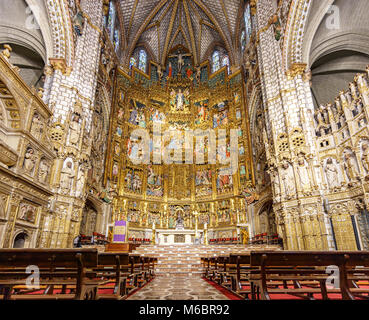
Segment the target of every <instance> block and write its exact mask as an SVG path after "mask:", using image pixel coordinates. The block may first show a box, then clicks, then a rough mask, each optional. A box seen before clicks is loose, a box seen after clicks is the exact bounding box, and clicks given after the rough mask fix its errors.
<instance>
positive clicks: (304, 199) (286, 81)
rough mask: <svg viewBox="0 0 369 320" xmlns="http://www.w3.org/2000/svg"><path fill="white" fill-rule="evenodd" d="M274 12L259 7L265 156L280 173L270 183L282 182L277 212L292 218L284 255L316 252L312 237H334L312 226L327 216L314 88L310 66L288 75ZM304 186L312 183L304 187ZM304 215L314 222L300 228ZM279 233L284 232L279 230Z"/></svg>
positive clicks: (261, 1)
mask: <svg viewBox="0 0 369 320" xmlns="http://www.w3.org/2000/svg"><path fill="white" fill-rule="evenodd" d="M276 12H277V4H276V2H272V4H271V1H269V0H258V1H257V3H256V13H255V17H254V22H255V24H256V27H255V28H254V29H256V30H260V32H259V36H260V38H259V43H258V58H259V62H260V74H261V76H262V92H263V100H264V105H265V107H264V109H265V110H266V114H265V118H266V122H267V124H266V126H267V128H266V129H267V134H268V136H269V140H271V141H273V144H271V145H273V148H270V147H269V151H268V152H267V153H269V155H270V156H269V159H268V161H269V163H270V164H273V166H274V167H275V168H276V173H277V174H276V175H274V176H273V177H272V182H273V183H274V180H275V179H278V181H277V182H276V184H278V183H279V181H280V182H281V188H280V189H281V190H280V192H281V196H280V199H279V198H278V199H275V203H274V210H276V211H277V212H278V211H279V210H280V209H282V208H285V209H283V211H287V212H288V213H287V214H286V216H285V218H284V224H285V229H284V230H285V233H286V234H285V235H283V234H280V236H281V237H283V238H284V239H285V240H286V242H285V249H294V250H296V249H298V250H309V249H316V244H313V242H314V241H312V232H313V233H315V232H319V233H320V234H319V236H318V235H317V236H318V237H319V238H321V237H331V232H330V227H329V225H328V224H325V225H324V230H320V229H319V230H316V229H314V231H312V230H313V225H312V224H313V222H312V220H314V219H316V216H317V215H318V213H319V212H324V211H323V207H322V205H321V203H322V199H321V194H320V192H319V187H318V186H319V185H321V183H322V181H323V179H322V176H321V171H320V161H319V156H318V150H317V149H316V146H315V131H314V127H313V126H312V125H311V115H312V114H314V105H313V100H312V94H311V90H310V84H309V81H307V79H306V77H305V74H306V67H307V66H306V64H295V65H292V66H291V68H290V70H287V71H286V70H283V65H282V50H281V46H282V45H281V43H280V41H278V40H277V39H276V36H275V34H274V29H273V25H271V23H270V19H271V18H272V17H273V16H274V15H275V13H276ZM278 176H279V178H278ZM304 180H305V181H306V180H308V181H310V183H309V184H308V185H306V184H304V185H302V181H304ZM317 203H320V208H318V209H317V210H314V211H313V213H311V212H310V213H309V212H308V211H307V207H309V206H311V205H312V206H316V204H317ZM305 215H307V216H310V218H308V217H307V218H306V220H305V222H304V223H302V220H301V219H302V217H304V216H305ZM311 215H312V216H311ZM280 221H281V220H280ZM304 224H305V228H304ZM307 225H309V227H306V226H307ZM278 229H279V232H281V227H279V228H278ZM327 230H328V232H327ZM326 240H327V239H326ZM323 242H324V240H323ZM327 242H328V243H331V241H327ZM321 249H323V248H321ZM329 249H332V247H330V248H329Z"/></svg>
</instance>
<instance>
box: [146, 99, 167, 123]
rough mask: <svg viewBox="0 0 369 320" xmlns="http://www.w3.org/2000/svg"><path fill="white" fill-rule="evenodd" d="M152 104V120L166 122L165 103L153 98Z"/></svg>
mask: <svg viewBox="0 0 369 320" xmlns="http://www.w3.org/2000/svg"><path fill="white" fill-rule="evenodd" d="M150 104H151V106H150V116H149V120H150V122H152V123H157V124H164V123H165V121H166V116H165V113H164V106H165V103H164V102H161V101H157V100H154V99H152V100H151V101H150Z"/></svg>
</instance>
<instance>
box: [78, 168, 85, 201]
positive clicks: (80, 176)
mask: <svg viewBox="0 0 369 320" xmlns="http://www.w3.org/2000/svg"><path fill="white" fill-rule="evenodd" d="M85 180H86V177H85V171H84V169H83V168H80V170H79V171H78V177H77V185H76V197H77V198H79V197H81V196H82V195H83V191H84V188H85Z"/></svg>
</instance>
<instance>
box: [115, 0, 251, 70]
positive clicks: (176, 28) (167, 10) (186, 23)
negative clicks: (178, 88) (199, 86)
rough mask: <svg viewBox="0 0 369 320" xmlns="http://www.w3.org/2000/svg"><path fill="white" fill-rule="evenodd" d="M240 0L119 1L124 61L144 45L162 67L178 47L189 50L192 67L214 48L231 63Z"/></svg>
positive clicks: (232, 60)
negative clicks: (226, 53) (222, 51)
mask: <svg viewBox="0 0 369 320" xmlns="http://www.w3.org/2000/svg"><path fill="white" fill-rule="evenodd" d="M243 2H244V1H243V0H120V6H121V12H122V16H123V27H124V30H123V37H124V39H125V45H126V50H125V57H124V58H125V59H128V58H129V56H130V55H131V54H132V52H133V51H134V49H135V48H136V47H137V46H138V45H145V46H146V47H148V49H149V52H150V53H151V55H152V56H153V57H152V58H153V60H155V61H157V62H158V63H161V64H164V63H165V59H166V56H167V54H168V53H169V51H170V50H171V49H172V48H174V47H176V46H177V45H183V46H184V47H186V48H188V49H189V50H190V52H191V53H192V54H193V56H194V62H195V64H199V63H201V62H202V61H203V60H205V59H206V58H207V54H208V50H209V49H210V48H211V47H212V46H214V44H217V45H220V46H223V47H224V49H226V50H227V51H228V54H229V56H230V59H231V62H234V47H235V44H236V41H235V34H236V28H237V22H238V20H239V14H240V12H241V9H242V3H243Z"/></svg>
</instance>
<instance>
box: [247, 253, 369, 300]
mask: <svg viewBox="0 0 369 320" xmlns="http://www.w3.org/2000/svg"><path fill="white" fill-rule="evenodd" d="M368 255H369V253H368V252H359V251H357V252H340V251H329V252H322V251H317V252H314V251H303V252H302V251H297V252H295V251H279V252H278V251H274V252H265V251H260V252H251V256H250V264H251V266H252V267H256V270H251V275H250V283H251V289H252V291H253V292H252V294H253V297H254V298H256V296H257V297H259V295H260V296H261V299H263V300H270V294H291V295H295V296H298V297H302V298H304V299H313V294H321V295H322V298H323V299H328V294H329V293H339V294H341V296H342V299H345V300H347V299H351V300H353V299H355V295H362V294H363V293H368V289H362V288H355V284H356V283H357V282H358V281H360V280H365V279H368V278H367V277H368V269H364V271H363V272H362V270H360V273H358V271H357V270H355V269H354V268H355V267H356V266H364V267H368V266H369V256H368ZM328 266H337V267H338V268H339V280H340V281H339V283H340V287H339V288H333V289H328V288H327V287H326V281H327V278H328V276H330V275H329V274H327V273H326V268H327V267H328ZM280 284H282V286H283V288H281V286H280ZM291 287H292V288H291Z"/></svg>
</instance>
